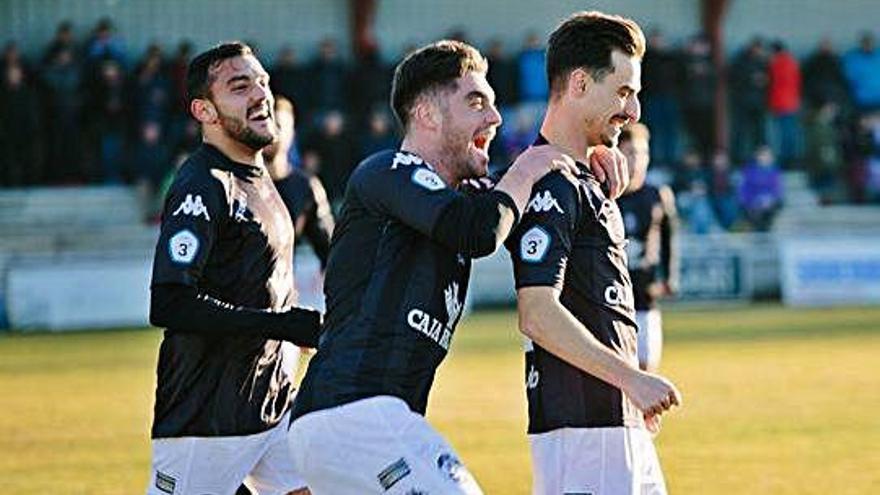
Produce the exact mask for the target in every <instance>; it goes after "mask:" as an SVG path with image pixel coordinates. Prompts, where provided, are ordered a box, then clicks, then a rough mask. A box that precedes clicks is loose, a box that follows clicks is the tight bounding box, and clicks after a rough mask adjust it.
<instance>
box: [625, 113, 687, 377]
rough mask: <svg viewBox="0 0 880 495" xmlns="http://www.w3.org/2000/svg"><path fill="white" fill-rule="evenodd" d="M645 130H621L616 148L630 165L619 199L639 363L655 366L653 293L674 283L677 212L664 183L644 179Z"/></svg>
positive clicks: (663, 292)
mask: <svg viewBox="0 0 880 495" xmlns="http://www.w3.org/2000/svg"><path fill="white" fill-rule="evenodd" d="M649 140H650V133H649V132H648V128H647V127H645V126H644V125H642V124H639V123H633V124H630V125H629V126H627V127H626V128H625V129H623V131H622V132H621V133H620V138H619V144H618V146H619V147H620V151H621V152H623V155H624V156H625V157H626V161H627V164H628V165H629V173H630V181H629V187H628V188H627V190H626V192H625V193H624V194H623V196H621V197H620V199H619V200H618V202H617V203H618V206H619V207H620V212H621V214H622V215H623V225H624V228H625V229H626V238H627V241H628V243H627V245H626V253H627V258H628V259H629V260H628V265H629V276H630V279H631V280H632V287H633V296H634V301H633V302H634V304H635V309H636V323H637V324H638V333H637V335H638V356H639V367H640V368H641V369H643V370H647V371H651V372H654V371H657V369H658V368H659V367H660V355H661V353H662V350H663V326H662V324H663V323H662V319H661V317H660V309H659V308H658V307H657V299H659V298H660V297H663V296H669V295H672V294H674V293H675V291H676V289H677V287H678V250H677V246H676V244H677V240H676V237H677V235H678V213H677V212H676V211H675V196H674V195H673V193H672V189H670V188H669V187H667V186H662V187H654V186H652V185H650V184H646V183H645V178H646V175H647V173H648V164H649V163H650V160H651V156H650V154H649V150H650V148H649Z"/></svg>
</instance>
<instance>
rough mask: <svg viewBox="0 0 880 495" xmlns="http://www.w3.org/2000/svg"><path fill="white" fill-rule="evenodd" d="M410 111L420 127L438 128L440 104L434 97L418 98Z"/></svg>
mask: <svg viewBox="0 0 880 495" xmlns="http://www.w3.org/2000/svg"><path fill="white" fill-rule="evenodd" d="M412 112H413V117H414V119H415V121H416V122H418V123H419V125H421V126H422V127H425V128H428V129H432V130H436V129H439V128H440V120H441V115H440V106H439V105H438V104H437V102H436V101H435V99H434V98H425V97H422V98H419V99H418V100H417V101H416V104H415V105H414V106H413V110H412Z"/></svg>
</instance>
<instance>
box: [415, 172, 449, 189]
mask: <svg viewBox="0 0 880 495" xmlns="http://www.w3.org/2000/svg"><path fill="white" fill-rule="evenodd" d="M412 181H413V182H415V183H416V184H418V185H420V186H422V187H424V188H425V189H427V190H429V191H439V190H441V189H443V188H445V187H446V184H445V183H443V179H441V178H440V176H439V175H437V173H436V172H432V171H430V170H428V169H426V168H418V169H416V171H415V172H413V174H412Z"/></svg>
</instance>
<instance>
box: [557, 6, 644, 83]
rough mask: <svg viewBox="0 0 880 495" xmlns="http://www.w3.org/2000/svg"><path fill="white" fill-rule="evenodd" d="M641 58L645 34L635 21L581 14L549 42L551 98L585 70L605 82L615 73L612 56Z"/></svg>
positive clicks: (558, 27) (594, 12)
mask: <svg viewBox="0 0 880 495" xmlns="http://www.w3.org/2000/svg"><path fill="white" fill-rule="evenodd" d="M614 50H620V51H621V52H623V53H625V54H627V55H629V56H634V57H638V58H642V57H643V56H644V55H645V34H644V33H643V32H642V29H641V28H640V27H639V25H638V24H636V22H635V21H633V20H632V19H627V18H624V17H620V16H616V15H609V14H603V13H602V12H596V11H590V12H577V13H575V14H572V15H571V16H569V17H568V19H566V20H564V21H562V23H561V24H560V25H559V26H557V28H556V29H555V30H554V31H553V32H552V33H551V34H550V39H549V40H548V42H547V81H548V82H549V83H550V92H551V94H554V95H555V94H559V93H560V92H561V91H563V90H564V89H565V87H566V84H567V82H568V76H569V74H571V72H572V71H573V70H575V69H579V68H582V69H584V70H586V71H587V72H589V73H590V76H591V77H592V78H593V80H594V81H597V82H598V81H601V80H602V79H604V78H605V76H606V75H608V74H610V73H611V72H613V71H614V66H613V65H612V63H611V52H613V51H614Z"/></svg>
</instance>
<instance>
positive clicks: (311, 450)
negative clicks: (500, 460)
mask: <svg viewBox="0 0 880 495" xmlns="http://www.w3.org/2000/svg"><path fill="white" fill-rule="evenodd" d="M291 433H292V436H291V437H290V441H291V445H292V448H291V450H292V451H293V462H294V467H295V468H296V470H297V472H298V473H300V475H301V476H302V477H303V478H304V479H305V480H306V483H307V484H308V486H309V490H311V492H312V494H314V495H366V494H371V493H375V494H382V495H386V494H387V495H420V494H431V495H435V494H437V495H439V494H462V495H481V494H482V493H483V492H482V491H481V490H480V488H479V486H478V485H477V482H476V481H475V480H474V478H473V476H471V474H470V473H469V472H468V470H467V468H465V467H464V465H463V464H462V463H461V461H459V460H458V456H457V455H456V454H455V451H453V450H452V448H451V447H450V446H449V444H447V443H446V441H445V440H444V439H443V437H441V436H440V435H439V434H438V433H437V432H435V431H434V429H433V428H431V426H430V425H428V422H427V421H425V418H424V417H422V416H421V415H419V414H416V413H414V412H412V411H410V409H409V407H408V406H407V405H406V403H405V402H404V401H402V400H400V399H398V398H396V397H388V396H379V397H371V398H369V399H363V400H359V401H355V402H352V403H349V404H345V405H342V406H338V407H334V408H330V409H325V410H321V411H316V412H313V413H309V414H306V415H305V416H302V417H300V418H297V419H296V420H295V421H294V422H293V426H292V427H291Z"/></svg>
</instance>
